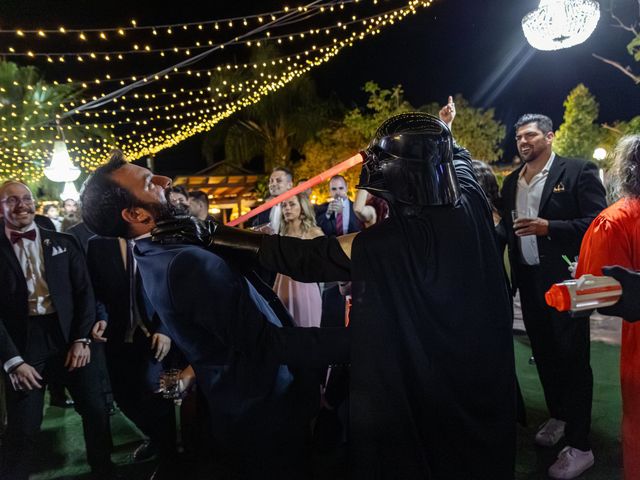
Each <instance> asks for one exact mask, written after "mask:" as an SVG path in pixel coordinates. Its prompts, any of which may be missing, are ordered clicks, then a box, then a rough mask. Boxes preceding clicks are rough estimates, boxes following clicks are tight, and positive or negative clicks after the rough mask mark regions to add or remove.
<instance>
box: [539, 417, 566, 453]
mask: <svg viewBox="0 0 640 480" xmlns="http://www.w3.org/2000/svg"><path fill="white" fill-rule="evenodd" d="M564 426H565V422H563V421H562V420H556V419H555V418H550V419H549V420H547V421H546V422H545V423H543V424H542V425H541V426H540V429H539V430H538V433H536V443H537V444H538V445H540V446H541V447H553V446H554V445H555V444H556V443H558V442H559V441H560V439H561V438H562V437H564Z"/></svg>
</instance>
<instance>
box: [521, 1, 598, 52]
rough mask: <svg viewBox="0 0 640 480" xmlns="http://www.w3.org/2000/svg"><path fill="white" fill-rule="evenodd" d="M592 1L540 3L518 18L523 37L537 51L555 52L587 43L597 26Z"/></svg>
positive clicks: (595, 8)
mask: <svg viewBox="0 0 640 480" xmlns="http://www.w3.org/2000/svg"><path fill="white" fill-rule="evenodd" d="M599 19H600V4H599V3H598V2H597V1H596V0H540V5H539V6H538V8H536V9H535V10H533V11H531V12H529V13H527V14H526V15H525V16H524V17H523V18H522V30H523V31H524V36H525V37H526V38H527V41H528V42H529V43H530V44H531V46H532V47H534V48H537V49H538V50H559V49H561V48H569V47H573V46H575V45H578V44H580V43H582V42H584V41H585V40H587V39H588V38H589V37H590V36H591V34H592V33H593V31H594V30H595V29H596V26H597V25H598V20H599Z"/></svg>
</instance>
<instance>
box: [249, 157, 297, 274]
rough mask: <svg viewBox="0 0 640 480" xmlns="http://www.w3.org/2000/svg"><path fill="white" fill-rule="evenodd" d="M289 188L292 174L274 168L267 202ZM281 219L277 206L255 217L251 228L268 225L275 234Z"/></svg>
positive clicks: (291, 182)
mask: <svg viewBox="0 0 640 480" xmlns="http://www.w3.org/2000/svg"><path fill="white" fill-rule="evenodd" d="M291 187H293V174H292V173H291V171H290V170H289V169H287V168H284V167H276V168H274V169H273V171H272V172H271V175H269V198H267V200H270V199H272V198H275V197H277V196H278V195H282V194H283V193H285V192H287V191H289V190H291ZM281 217H282V208H281V207H280V204H278V205H275V206H273V207H271V208H270V209H269V210H265V211H264V212H262V213H259V214H258V215H256V216H255V218H254V219H253V220H252V222H251V226H252V227H261V226H264V225H267V224H268V225H269V227H270V228H271V230H272V232H273V233H276V234H277V233H278V231H279V230H280V219H281ZM271 283H273V281H272V282H271Z"/></svg>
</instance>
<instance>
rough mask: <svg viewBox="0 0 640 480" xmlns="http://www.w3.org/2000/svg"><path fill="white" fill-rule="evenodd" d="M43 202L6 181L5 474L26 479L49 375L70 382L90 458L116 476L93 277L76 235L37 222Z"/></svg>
mask: <svg viewBox="0 0 640 480" xmlns="http://www.w3.org/2000/svg"><path fill="white" fill-rule="evenodd" d="M34 207H35V203H34V199H33V196H32V194H31V191H30V190H29V189H28V188H27V187H26V186H25V185H24V184H22V183H19V182H15V181H10V182H6V183H4V184H3V185H2V186H0V208H1V209H2V213H3V216H4V228H3V232H2V234H0V256H1V257H2V261H1V262H0V285H2V287H1V288H0V311H1V312H2V318H1V319H0V321H1V322H3V324H4V325H3V327H4V329H5V330H6V332H7V338H6V339H5V342H4V346H3V348H2V351H3V359H2V360H3V365H2V366H3V370H4V372H5V373H6V374H7V376H8V378H9V381H10V385H11V388H8V389H7V410H8V418H9V423H8V428H7V441H6V450H5V452H4V458H3V463H2V468H1V469H0V478H7V479H11V480H26V479H27V478H28V476H29V473H30V470H31V468H32V465H31V456H32V453H33V446H34V441H35V437H36V435H37V433H38V431H39V429H40V424H41V422H42V409H43V401H44V389H43V388H42V387H43V386H44V384H46V383H47V382H48V381H49V380H51V379H55V380H58V381H61V382H63V383H66V384H68V386H69V388H70V390H71V392H72V395H73V397H74V399H75V402H76V409H77V411H78V412H79V413H80V415H81V416H82V422H83V427H84V437H85V444H86V449H87V459H88V462H89V465H90V466H91V469H92V471H93V473H94V475H95V476H96V478H110V477H111V476H112V475H113V465H112V463H111V460H110V451H111V435H110V431H109V417H108V414H107V409H106V402H105V397H104V394H103V392H102V385H101V383H100V382H99V381H96V378H99V377H100V375H101V372H99V371H97V369H99V365H100V363H95V362H90V360H91V354H92V351H91V348H90V340H89V335H90V332H91V330H92V327H93V326H94V322H95V304H94V297H93V291H92V289H91V282H90V279H89V275H88V273H87V268H86V265H85V262H84V258H83V255H82V251H81V250H80V247H79V246H78V245H77V243H76V242H75V240H74V239H73V237H71V236H69V235H65V234H61V233H56V232H54V231H49V230H46V229H41V228H39V227H37V226H36V224H35V222H34V216H35V208H34Z"/></svg>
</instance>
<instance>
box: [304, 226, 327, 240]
mask: <svg viewBox="0 0 640 480" xmlns="http://www.w3.org/2000/svg"><path fill="white" fill-rule="evenodd" d="M307 235H308V236H307V237H306V238H308V239H312V238H318V237H322V236H324V232H323V231H322V229H321V228H320V227H313V228H312V229H311V230H310V231H309V233H308V234H307Z"/></svg>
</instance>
